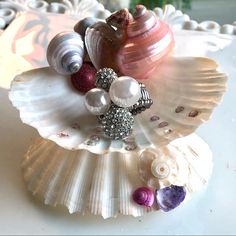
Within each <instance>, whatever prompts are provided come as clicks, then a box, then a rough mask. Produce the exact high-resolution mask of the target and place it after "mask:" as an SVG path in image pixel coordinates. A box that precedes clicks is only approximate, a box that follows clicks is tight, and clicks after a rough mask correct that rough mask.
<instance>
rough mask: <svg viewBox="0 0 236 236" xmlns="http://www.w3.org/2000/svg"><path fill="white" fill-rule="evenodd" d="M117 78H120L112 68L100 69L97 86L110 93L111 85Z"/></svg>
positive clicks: (96, 79) (96, 78)
mask: <svg viewBox="0 0 236 236" xmlns="http://www.w3.org/2000/svg"><path fill="white" fill-rule="evenodd" d="M117 78H118V76H117V74H116V73H115V71H114V70H112V69H111V68H103V69H100V70H99V71H98V72H97V74H96V77H95V81H96V86H97V87H98V88H102V89H104V90H106V91H107V92H108V91H109V88H110V86H111V83H112V82H113V81H114V80H115V79H117Z"/></svg>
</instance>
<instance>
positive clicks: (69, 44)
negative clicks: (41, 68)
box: [47, 32, 84, 75]
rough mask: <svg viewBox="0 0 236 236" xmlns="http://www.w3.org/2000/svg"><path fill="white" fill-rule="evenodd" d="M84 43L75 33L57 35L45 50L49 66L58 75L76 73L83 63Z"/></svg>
mask: <svg viewBox="0 0 236 236" xmlns="http://www.w3.org/2000/svg"><path fill="white" fill-rule="evenodd" d="M83 56H84V43H83V40H82V37H81V36H80V35H79V34H77V33H75V32H62V33H59V34H57V35H56V36H55V37H54V38H53V39H52V40H51V42H50V44H49V46H48V49H47V60H48V63H49V65H50V66H51V67H52V68H53V69H54V70H55V71H57V72H58V73H59V74H63V75H68V74H74V73H76V72H77V71H78V70H79V69H80V67H81V66H82V63H83Z"/></svg>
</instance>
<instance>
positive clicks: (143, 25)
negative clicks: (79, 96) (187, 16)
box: [85, 5, 174, 80]
mask: <svg viewBox="0 0 236 236" xmlns="http://www.w3.org/2000/svg"><path fill="white" fill-rule="evenodd" d="M106 20H107V23H100V24H95V25H93V26H92V27H91V28H88V29H87V31H86V34H85V42H86V47H87V50H88V54H89V56H90V59H91V61H92V62H93V64H94V65H95V67H96V68H97V69H100V68H102V67H110V68H112V69H114V70H115V71H116V72H117V73H119V75H128V76H131V77H133V78H135V79H138V80H139V79H146V78H148V76H149V74H150V73H151V72H152V71H153V70H154V69H155V68H156V67H157V66H158V64H159V63H161V62H162V61H163V59H164V58H165V57H166V56H167V55H168V53H169V52H170V51H171V50H172V48H173V46H174V38H173V33H172V31H171V29H170V27H169V26H168V25H167V24H165V23H164V22H162V21H160V20H158V19H157V17H156V15H155V14H154V13H153V12H152V11H149V10H147V9H146V8H145V7H144V6H141V5H139V7H138V6H137V7H136V11H135V12H134V13H133V16H132V15H131V14H130V13H129V12H128V11H125V10H123V11H122V12H121V11H118V12H116V13H114V14H113V15H112V16H110V17H109V18H108V19H106ZM120 22H121V23H120ZM113 26H115V27H117V30H114V27H113Z"/></svg>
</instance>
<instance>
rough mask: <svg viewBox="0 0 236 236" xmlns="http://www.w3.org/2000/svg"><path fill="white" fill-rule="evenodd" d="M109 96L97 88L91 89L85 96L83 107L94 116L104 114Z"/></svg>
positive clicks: (108, 102) (109, 102)
mask: <svg viewBox="0 0 236 236" xmlns="http://www.w3.org/2000/svg"><path fill="white" fill-rule="evenodd" d="M110 104H111V100H110V97H109V94H108V93H107V92H106V91H105V90H103V89H99V88H93V89H91V90H89V91H88V92H87V93H86V94H85V106H86V107H87V109H88V110H89V111H90V112H91V113H92V114H94V115H102V114H104V113H105V112H106V111H107V110H108V109H109V107H110Z"/></svg>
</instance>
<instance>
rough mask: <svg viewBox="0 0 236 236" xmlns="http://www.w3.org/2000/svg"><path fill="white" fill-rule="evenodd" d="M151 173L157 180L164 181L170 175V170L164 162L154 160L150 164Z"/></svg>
mask: <svg viewBox="0 0 236 236" xmlns="http://www.w3.org/2000/svg"><path fill="white" fill-rule="evenodd" d="M151 172H152V174H153V175H154V176H155V177H157V178H158V179H164V178H166V177H167V176H168V175H169V174H170V168H169V166H168V165H167V164H166V163H165V162H160V161H159V160H158V159H156V160H154V161H153V162H152V165H151Z"/></svg>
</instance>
